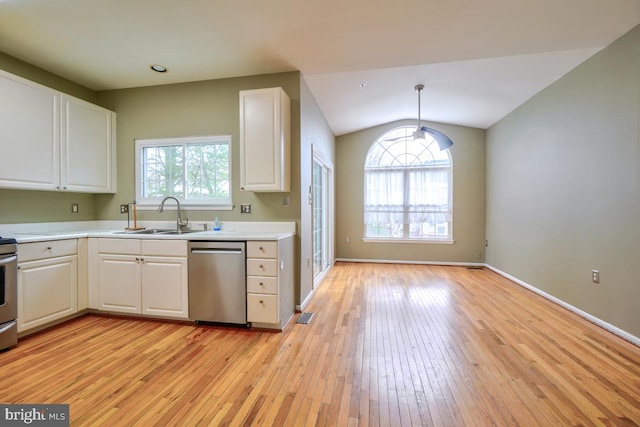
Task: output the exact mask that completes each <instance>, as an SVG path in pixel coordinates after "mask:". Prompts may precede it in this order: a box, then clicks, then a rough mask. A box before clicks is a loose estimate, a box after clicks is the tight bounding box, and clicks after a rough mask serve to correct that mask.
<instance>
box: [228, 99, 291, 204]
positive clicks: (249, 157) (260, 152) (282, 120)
mask: <svg viewBox="0 0 640 427" xmlns="http://www.w3.org/2000/svg"><path fill="white" fill-rule="evenodd" d="M290 152H291V106H290V100H289V97H288V96H287V94H286V93H285V92H284V90H282V88H279V87H276V88H268V89H256V90H243V91H240V188H241V189H242V190H246V191H276V192H277V191H289V189H290V182H291V154H290Z"/></svg>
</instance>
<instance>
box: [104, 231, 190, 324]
mask: <svg viewBox="0 0 640 427" xmlns="http://www.w3.org/2000/svg"><path fill="white" fill-rule="evenodd" d="M97 240H98V241H97V249H98V256H97V263H98V269H97V281H98V289H97V307H95V308H98V309H100V310H103V311H110V312H118V313H131V314H145V315H153V316H160V317H173V318H181V319H187V318H188V317H189V300H188V284H187V278H188V268H187V241H186V240H146V239H106V238H105V239H97ZM94 280H95V278H94Z"/></svg>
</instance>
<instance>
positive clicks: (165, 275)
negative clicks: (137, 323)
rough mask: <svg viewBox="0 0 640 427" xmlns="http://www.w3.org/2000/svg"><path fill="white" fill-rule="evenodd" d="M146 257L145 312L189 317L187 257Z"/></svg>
mask: <svg viewBox="0 0 640 427" xmlns="http://www.w3.org/2000/svg"><path fill="white" fill-rule="evenodd" d="M143 259H144V261H143V268H142V304H143V306H142V314H148V315H154V316H164V317H177V318H182V319H187V318H188V317H189V300H188V288H187V277H188V268H187V259H186V258H174V257H147V256H145V257H144V258H143Z"/></svg>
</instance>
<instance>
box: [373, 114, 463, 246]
mask: <svg viewBox="0 0 640 427" xmlns="http://www.w3.org/2000/svg"><path fill="white" fill-rule="evenodd" d="M405 128H407V129H409V128H410V127H408V126H401V127H399V128H394V129H391V130H388V131H387V132H385V133H384V134H383V135H382V136H381V137H380V138H378V139H376V140H375V141H374V142H373V143H372V144H371V147H369V150H368V151H367V155H366V157H365V169H364V192H365V194H363V196H364V197H363V201H364V202H365V204H366V199H367V194H366V192H367V172H366V170H367V166H366V165H367V160H368V159H369V155H370V153H371V150H372V149H373V148H374V147H375V146H376V144H378V143H381V142H383V141H385V139H386V138H387V137H388V135H389V134H391V133H393V132H396V131H398V130H401V129H405ZM407 132H408V131H407ZM428 137H429V136H427V138H428ZM432 144H435V146H437V142H436V141H435V140H433V142H432ZM447 156H448V158H449V164H448V166H446V167H447V168H448V169H449V174H448V175H449V180H448V181H449V182H448V193H449V195H448V199H449V207H450V215H451V220H450V221H449V222H448V224H449V227H448V229H449V234H448V236H446V237H442V238H433V237H429V238H416V237H409V236H407V232H408V228H407V227H408V224H406V223H405V224H404V229H403V237H378V236H367V235H366V231H367V224H366V222H364V223H363V232H364V234H365V235H364V236H363V238H362V241H363V242H374V243H375V242H379V243H385V242H387V243H389V242H393V243H435V244H453V243H455V240H453V158H452V157H451V152H448V153H447ZM438 167H442V166H427V167H425V168H427V169H428V168H438ZM372 169H376V168H375V167H373V168H372ZM380 169H383V170H385V169H388V170H391V169H396V170H397V171H400V170H401V171H403V175H404V189H403V190H404V194H405V195H404V198H405V200H404V203H405V204H406V202H407V200H406V197H407V194H408V191H409V190H408V185H409V183H408V173H409V171H410V170H411V167H410V166H398V167H397V168H388V167H380ZM363 209H365V210H366V205H365V206H363ZM365 216H366V213H365Z"/></svg>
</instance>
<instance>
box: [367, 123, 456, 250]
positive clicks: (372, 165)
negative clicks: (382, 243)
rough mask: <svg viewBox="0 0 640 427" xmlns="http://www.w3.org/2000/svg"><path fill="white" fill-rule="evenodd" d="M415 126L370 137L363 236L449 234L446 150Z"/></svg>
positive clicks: (446, 236) (449, 187)
mask: <svg viewBox="0 0 640 427" xmlns="http://www.w3.org/2000/svg"><path fill="white" fill-rule="evenodd" d="M414 131H415V126H412V127H401V128H396V129H393V130H391V131H389V132H387V133H386V134H384V135H382V137H380V138H379V139H378V140H377V141H375V142H374V143H373V145H372V146H371V148H370V149H369V152H368V153H367V158H366V160H365V168H364V224H365V236H364V237H365V239H366V238H368V239H373V240H387V239H388V240H442V241H450V240H451V239H452V233H451V232H452V230H451V224H452V202H451V200H452V197H451V194H452V185H451V175H452V168H451V157H450V154H449V150H444V151H440V149H439V147H438V143H437V142H436V141H435V140H434V139H433V138H432V137H431V136H430V135H429V134H427V135H426V138H427V139H426V140H414V137H413V132H414Z"/></svg>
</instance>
